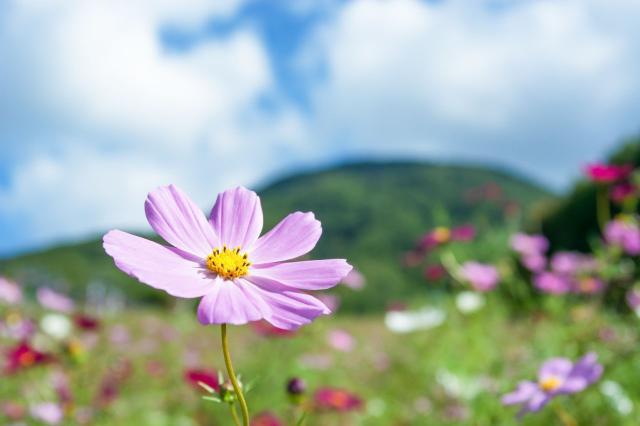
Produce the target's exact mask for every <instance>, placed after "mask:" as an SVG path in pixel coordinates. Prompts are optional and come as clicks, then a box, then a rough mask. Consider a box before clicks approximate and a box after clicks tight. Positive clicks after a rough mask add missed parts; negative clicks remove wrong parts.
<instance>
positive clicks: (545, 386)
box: [538, 376, 560, 392]
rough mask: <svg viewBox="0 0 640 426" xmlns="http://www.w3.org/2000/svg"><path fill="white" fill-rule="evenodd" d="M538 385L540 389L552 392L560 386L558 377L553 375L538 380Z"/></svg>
mask: <svg viewBox="0 0 640 426" xmlns="http://www.w3.org/2000/svg"><path fill="white" fill-rule="evenodd" d="M538 386H540V389H542V390H543V391H545V392H553V391H554V390H556V389H558V388H559V387H560V379H558V378H557V377H553V376H551V377H547V378H544V379H542V380H540V382H539V383H538Z"/></svg>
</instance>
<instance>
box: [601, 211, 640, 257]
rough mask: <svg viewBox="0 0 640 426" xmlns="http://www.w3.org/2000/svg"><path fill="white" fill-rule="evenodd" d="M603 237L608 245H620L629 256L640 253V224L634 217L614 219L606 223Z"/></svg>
mask: <svg viewBox="0 0 640 426" xmlns="http://www.w3.org/2000/svg"><path fill="white" fill-rule="evenodd" d="M604 239H605V241H606V242H607V244H609V245H613V246H618V247H621V248H622V249H623V250H624V251H625V253H627V254H628V255H630V256H637V255H638V254H640V226H638V223H637V220H636V219H635V218H634V219H631V218H620V219H614V220H612V221H611V222H609V223H607V226H606V227H605V230H604Z"/></svg>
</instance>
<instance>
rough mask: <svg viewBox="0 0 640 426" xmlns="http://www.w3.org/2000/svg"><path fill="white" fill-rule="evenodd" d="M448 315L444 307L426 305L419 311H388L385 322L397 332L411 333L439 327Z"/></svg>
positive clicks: (390, 328)
mask: <svg viewBox="0 0 640 426" xmlns="http://www.w3.org/2000/svg"><path fill="white" fill-rule="evenodd" d="M446 316H447V314H446V313H445V312H444V311H443V310H442V309H439V308H431V307H426V308H422V309H420V310H417V311H391V312H387V314H386V315H385V317H384V323H385V325H386V326H387V328H388V329H389V330H391V331H393V332H395V333H410V332H412V331H416V330H426V329H430V328H434V327H437V326H439V325H440V324H442V323H443V322H444V320H445V318H446Z"/></svg>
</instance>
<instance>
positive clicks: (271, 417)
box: [251, 411, 285, 426]
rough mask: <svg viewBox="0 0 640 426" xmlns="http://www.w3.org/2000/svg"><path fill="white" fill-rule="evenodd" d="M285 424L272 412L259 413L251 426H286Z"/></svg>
mask: <svg viewBox="0 0 640 426" xmlns="http://www.w3.org/2000/svg"><path fill="white" fill-rule="evenodd" d="M284 424H285V423H284V422H283V421H282V420H280V418H279V417H278V416H276V415H275V414H274V413H272V412H270V411H263V412H262V413H258V415H257V416H255V417H254V418H253V419H252V420H251V426H284Z"/></svg>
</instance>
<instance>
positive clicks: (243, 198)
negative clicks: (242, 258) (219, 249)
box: [209, 187, 262, 251]
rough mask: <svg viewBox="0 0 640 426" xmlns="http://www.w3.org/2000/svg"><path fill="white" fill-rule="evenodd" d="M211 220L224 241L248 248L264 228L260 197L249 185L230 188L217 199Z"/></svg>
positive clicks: (223, 242)
mask: <svg viewBox="0 0 640 426" xmlns="http://www.w3.org/2000/svg"><path fill="white" fill-rule="evenodd" d="M209 222H211V225H212V226H213V229H214V230H215V231H216V233H217V234H218V236H219V237H220V242H221V244H226V245H227V247H230V248H235V247H237V246H240V247H241V248H242V249H243V251H245V250H247V249H248V248H249V247H250V246H251V245H253V243H255V242H256V240H257V239H258V237H259V236H260V232H261V231H262V206H261V204H260V197H258V195H257V194H256V193H255V192H253V191H249V190H248V189H246V188H242V187H238V188H235V189H229V190H227V191H225V192H223V193H221V194H220V195H218V198H217V199H216V203H215V205H214V206H213V209H212V210H211V215H210V216H209Z"/></svg>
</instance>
